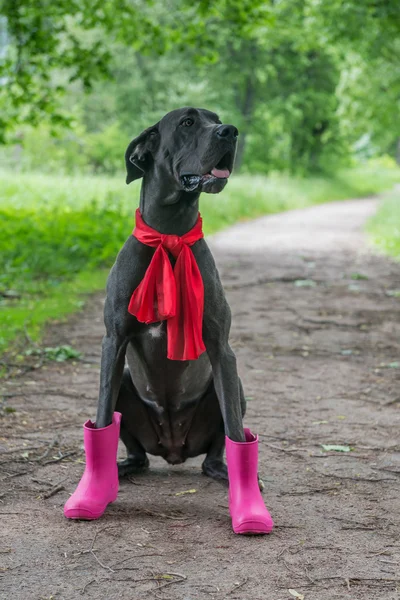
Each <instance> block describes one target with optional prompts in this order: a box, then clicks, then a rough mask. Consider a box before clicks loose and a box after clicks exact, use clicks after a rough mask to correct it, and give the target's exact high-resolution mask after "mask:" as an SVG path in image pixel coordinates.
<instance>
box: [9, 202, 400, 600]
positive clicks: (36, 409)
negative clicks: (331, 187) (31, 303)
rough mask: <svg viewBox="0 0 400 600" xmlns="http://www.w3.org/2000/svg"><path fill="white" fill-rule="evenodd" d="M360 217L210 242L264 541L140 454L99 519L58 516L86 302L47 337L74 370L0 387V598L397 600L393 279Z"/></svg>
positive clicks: (220, 500) (340, 212) (70, 451)
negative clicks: (261, 506) (261, 500)
mask: <svg viewBox="0 0 400 600" xmlns="http://www.w3.org/2000/svg"><path fill="white" fill-rule="evenodd" d="M375 208H376V201H375V200H369V199H367V200H357V201H348V202H340V203H332V204H326V205H320V206H316V207H312V208H309V209H306V210H301V211H293V212H289V213H284V214H280V215H274V216H270V217H265V218H262V219H259V220H258V221H255V222H253V223H245V224H240V225H237V226H235V227H232V228H231V229H229V230H227V231H225V232H222V233H220V234H218V235H216V236H214V238H212V240H211V246H212V248H213V251H214V253H215V256H216V259H217V262H218V265H219V267H220V271H221V274H222V278H223V281H224V284H225V287H226V291H227V295H228V298H229V301H230V304H231V307H232V313H233V328H232V335H231V340H232V346H233V347H234V349H235V351H236V353H237V357H238V362H239V369H240V374H241V377H242V379H243V383H244V388H245V393H246V396H247V398H248V411H247V415H246V423H247V425H249V426H250V427H251V428H252V429H253V430H254V431H256V432H258V433H259V434H260V442H261V443H260V463H261V465H260V472H261V474H262V476H263V480H264V483H265V492H264V497H265V499H266V503H267V505H268V507H269V509H270V511H271V513H272V515H273V517H274V519H275V522H276V529H275V530H274V532H273V533H272V534H271V535H270V536H267V537H252V538H251V537H250V538H249V537H241V536H235V535H234V534H233V533H232V532H231V528H230V519H229V515H228V509H227V491H226V488H224V487H223V486H222V485H220V484H218V483H216V482H214V481H210V480H208V479H207V478H205V477H204V476H202V475H201V474H200V470H199V466H200V464H201V459H196V460H190V461H188V462H187V463H185V464H184V465H180V466H177V467H171V466H168V465H167V464H166V463H164V462H163V461H162V460H161V459H155V458H151V470H150V471H149V473H148V474H147V475H144V476H141V477H137V478H135V479H132V480H130V481H124V482H122V483H121V491H120V495H119V499H118V501H117V502H116V503H115V504H113V505H112V506H110V507H109V508H108V510H107V512H106V514H105V516H104V517H103V518H102V519H101V520H100V521H97V522H71V521H67V520H65V519H64V517H63V514H62V506H63V504H64V502H65V500H66V499H67V498H68V495H69V494H70V493H72V492H73V490H74V489H75V486H76V484H77V482H78V480H79V477H80V475H81V473H82V470H83V453H82V430H81V425H82V423H83V422H84V420H85V419H87V418H88V417H93V416H94V415H95V406H96V397H97V390H98V376H99V360H100V341H101V337H102V334H103V324H102V306H103V298H102V295H98V296H95V297H94V298H92V299H91V301H90V303H88V304H87V306H86V308H85V310H84V311H83V312H82V313H81V314H79V315H76V316H75V317H73V318H72V319H70V320H69V322H68V323H67V324H59V325H57V326H52V327H51V328H50V329H49V331H48V335H47V340H46V343H47V344H48V345H59V344H70V345H72V346H73V347H74V348H77V349H79V350H80V351H82V352H83V354H84V361H80V362H76V363H74V364H72V363H48V364H45V365H44V366H42V367H41V368H40V369H37V370H35V371H32V372H28V373H26V374H25V375H23V376H20V377H17V378H15V379H10V380H8V381H6V382H3V385H2V387H3V391H4V403H5V406H7V407H8V411H10V412H8V411H7V412H5V411H4V413H3V416H2V418H1V420H0V423H1V434H0V519H1V523H2V524H1V533H2V534H1V539H0V598H2V599H3V598H4V599H6V600H9V599H11V598H12V599H13V600H31V599H32V600H39V599H40V600H44V599H47V600H50V599H54V600H75V599H78V598H88V599H98V600H113V599H114V598H115V599H117V598H122V599H129V600H136V599H139V598H140V599H142V598H149V599H152V598H158V599H161V600H172V599H174V600H175V599H176V600H203V599H204V600H211V599H215V600H222V599H224V598H227V599H229V600H234V599H236V600H250V599H251V600H291V599H293V598H296V597H297V598H299V599H300V600H301V598H302V597H303V596H304V600H334V599H341V600H342V599H349V600H358V599H360V600H361V599H362V600H367V599H368V600H378V599H379V600H398V599H399V598H400V591H399V590H400V526H399V516H400V499H399V497H400V496H399V492H400V490H399V475H400V443H399V407H400V396H399V393H400V392H399V383H400V382H399V380H400V362H399V361H400V357H399V344H400V319H399V317H400V301H399V298H398V297H397V296H396V294H395V293H394V291H395V290H399V289H400V279H399V265H398V264H396V263H394V262H391V261H390V260H388V259H387V258H384V257H380V256H377V255H373V254H372V253H371V252H370V251H369V250H368V248H367V245H366V242H365V239H364V236H363V234H362V226H363V223H364V221H365V219H366V218H367V217H368V216H369V215H370V214H372V213H373V211H374V210H375ZM13 409H14V410H15V412H11V411H12V410H13ZM323 444H331V445H336V446H344V447H346V446H348V447H350V448H351V451H349V452H338V451H334V450H328V451H324V449H323V448H322V445H323ZM121 451H122V448H121ZM57 486H59V487H57ZM188 490H190V491H192V493H184V494H181V492H188ZM194 490H195V491H194ZM290 590H292V591H290ZM296 593H297V594H298V595H297V596H296Z"/></svg>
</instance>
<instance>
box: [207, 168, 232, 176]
mask: <svg viewBox="0 0 400 600" xmlns="http://www.w3.org/2000/svg"><path fill="white" fill-rule="evenodd" d="M211 175H214V177H218V179H224V178H225V179H227V178H228V177H229V175H230V172H229V170H228V169H215V168H214V169H213V170H212V171H211Z"/></svg>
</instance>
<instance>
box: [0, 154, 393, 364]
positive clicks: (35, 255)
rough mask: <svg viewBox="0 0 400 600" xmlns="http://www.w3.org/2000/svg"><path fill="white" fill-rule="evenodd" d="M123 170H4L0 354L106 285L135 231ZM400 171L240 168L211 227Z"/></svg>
mask: <svg viewBox="0 0 400 600" xmlns="http://www.w3.org/2000/svg"><path fill="white" fill-rule="evenodd" d="M123 179H124V178H123V175H121V176H120V177H118V178H117V177H115V178H104V177H56V176H48V175H41V174H18V176H16V175H15V174H13V173H7V172H4V173H0V228H1V231H2V236H0V256H1V258H0V267H1V269H0V318H1V322H2V324H3V326H2V328H1V331H0V354H1V353H2V352H4V351H5V350H6V349H9V348H10V346H11V345H12V343H13V342H14V343H19V342H20V340H22V339H23V338H24V336H25V335H26V333H28V335H29V336H30V337H32V338H33V339H34V340H38V339H40V335H41V332H42V328H43V324H44V323H46V321H48V320H53V319H57V320H60V319H62V318H63V317H64V316H65V315H67V314H70V313H71V312H73V311H75V310H77V309H79V308H80V307H81V306H82V305H83V302H84V296H85V294H87V293H90V292H93V291H95V290H98V289H102V288H103V287H104V283H105V278H106V272H107V269H108V268H109V267H110V265H111V264H112V262H113V260H114V258H115V256H116V254H117V252H118V250H119V248H120V247H121V245H122V244H123V242H124V240H125V239H126V238H127V236H128V235H129V234H130V232H131V231H132V227H133V214H134V210H135V208H136V206H137V202H138V196H139V185H140V184H139V183H135V184H133V185H131V186H129V187H128V186H125V185H124V182H123ZM398 181H400V171H398V170H395V169H384V168H382V167H379V166H376V167H371V166H369V167H363V168H357V169H352V170H349V171H343V172H341V173H339V174H337V175H336V176H335V178H331V179H328V178H322V177H320V178H309V179H294V178H289V177H283V176H274V177H270V178H268V179H267V178H265V177H259V176H238V177H233V178H232V180H231V181H230V182H229V185H228V186H227V188H226V190H224V192H223V193H222V194H221V195H219V196H213V195H211V196H210V195H203V196H202V198H201V212H202V215H203V219H204V226H205V232H206V234H210V233H214V232H216V231H218V230H220V229H222V228H224V227H227V226H229V225H231V224H233V223H235V222H237V221H239V220H244V219H251V218H255V217H257V216H260V215H264V214H268V213H276V212H281V211H285V210H289V209H293V208H302V207H305V206H310V205H312V204H318V203H321V202H327V201H330V200H340V199H344V198H350V197H361V196H366V195H369V194H373V193H376V192H380V191H382V190H383V189H386V188H390V187H392V186H393V184H394V183H395V182H398Z"/></svg>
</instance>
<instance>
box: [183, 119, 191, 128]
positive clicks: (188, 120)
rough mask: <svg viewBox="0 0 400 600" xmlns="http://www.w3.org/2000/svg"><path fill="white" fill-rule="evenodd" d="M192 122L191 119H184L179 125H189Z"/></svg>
mask: <svg viewBox="0 0 400 600" xmlns="http://www.w3.org/2000/svg"><path fill="white" fill-rule="evenodd" d="M193 123H194V121H193V119H185V120H184V121H182V123H181V125H182V127H191V126H192V125H193Z"/></svg>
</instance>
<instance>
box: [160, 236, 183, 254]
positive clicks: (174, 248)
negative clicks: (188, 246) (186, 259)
mask: <svg viewBox="0 0 400 600" xmlns="http://www.w3.org/2000/svg"><path fill="white" fill-rule="evenodd" d="M161 244H162V246H163V248H165V249H166V250H168V251H169V252H170V253H171V254H172V256H173V257H174V258H178V256H179V254H180V253H181V250H182V248H183V244H184V242H183V241H182V238H181V237H179V235H166V234H164V233H162V234H161Z"/></svg>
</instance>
